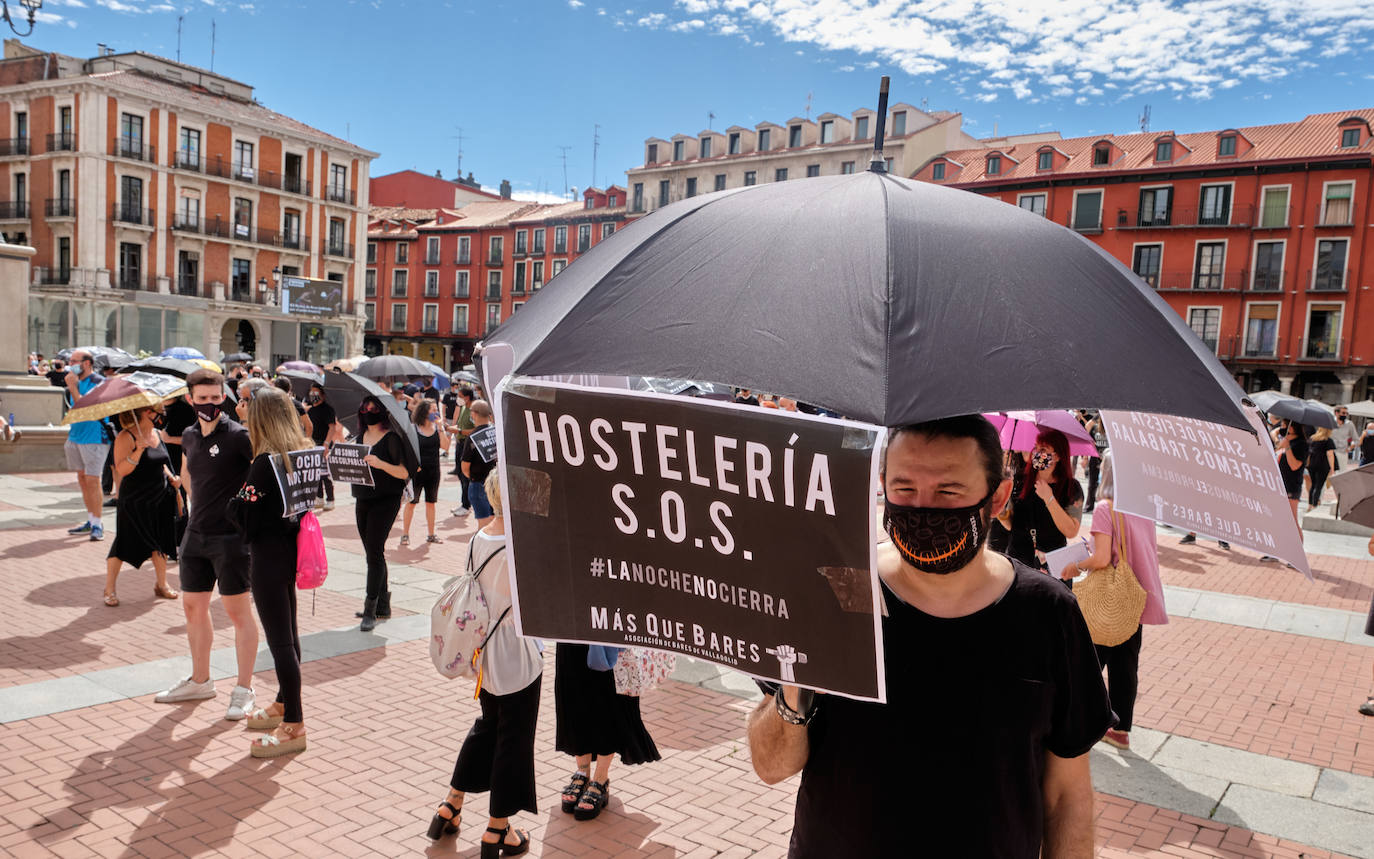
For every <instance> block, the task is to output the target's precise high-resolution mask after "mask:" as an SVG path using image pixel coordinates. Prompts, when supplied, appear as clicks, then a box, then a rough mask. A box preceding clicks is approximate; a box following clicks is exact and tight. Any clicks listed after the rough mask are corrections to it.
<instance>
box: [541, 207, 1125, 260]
mask: <svg viewBox="0 0 1374 859" xmlns="http://www.w3.org/2000/svg"><path fill="white" fill-rule="evenodd" d="M1065 223H1066V226H1068V228H1069V229H1071V230H1077V231H1078V232H1080V233H1100V232H1102V215H1101V213H1098V214H1096V215H1089V214H1086V213H1084V214H1077V213H1075V214H1073V215H1070V216H1069V220H1068V221H1067V222H1065ZM554 253H559V254H561V253H563V251H561V250H558V249H557V248H555V249H554Z"/></svg>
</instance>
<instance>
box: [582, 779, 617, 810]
mask: <svg viewBox="0 0 1374 859" xmlns="http://www.w3.org/2000/svg"><path fill="white" fill-rule="evenodd" d="M610 799H611V780H610V779H606V780H605V781H594V782H590V783H589V784H588V785H587V792H586V793H584V794H582V799H580V800H578V802H577V808H575V809H573V817H575V818H577V819H578V820H592V819H594V818H595V817H596V816H597V815H598V814H600V813H601V809H603V808H605V807H606V803H607V802H609V801H610Z"/></svg>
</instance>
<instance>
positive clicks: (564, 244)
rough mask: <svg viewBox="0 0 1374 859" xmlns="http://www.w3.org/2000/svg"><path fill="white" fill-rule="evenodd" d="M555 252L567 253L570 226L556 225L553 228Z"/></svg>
mask: <svg viewBox="0 0 1374 859" xmlns="http://www.w3.org/2000/svg"><path fill="white" fill-rule="evenodd" d="M553 252H554V253H556V254H565V253H567V252H568V228H567V227H554V228H553Z"/></svg>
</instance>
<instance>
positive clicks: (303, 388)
mask: <svg viewBox="0 0 1374 859" xmlns="http://www.w3.org/2000/svg"><path fill="white" fill-rule="evenodd" d="M277 375H278V376H285V377H286V378H287V379H290V380H291V396H293V397H295V398H296V399H298V400H303V399H305V395H306V394H308V393H310V386H311V385H323V384H324V374H323V373H306V372H304V371H302V370H282V371H281V372H280V373H278V374H277ZM354 411H357V410H356V409H354Z"/></svg>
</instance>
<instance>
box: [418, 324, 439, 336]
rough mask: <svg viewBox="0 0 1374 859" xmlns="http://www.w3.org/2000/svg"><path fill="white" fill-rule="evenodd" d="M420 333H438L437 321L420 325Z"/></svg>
mask: <svg viewBox="0 0 1374 859" xmlns="http://www.w3.org/2000/svg"><path fill="white" fill-rule="evenodd" d="M420 333H421V334H438V333H439V323H437V322H426V323H424V324H423V325H421V326H420Z"/></svg>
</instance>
